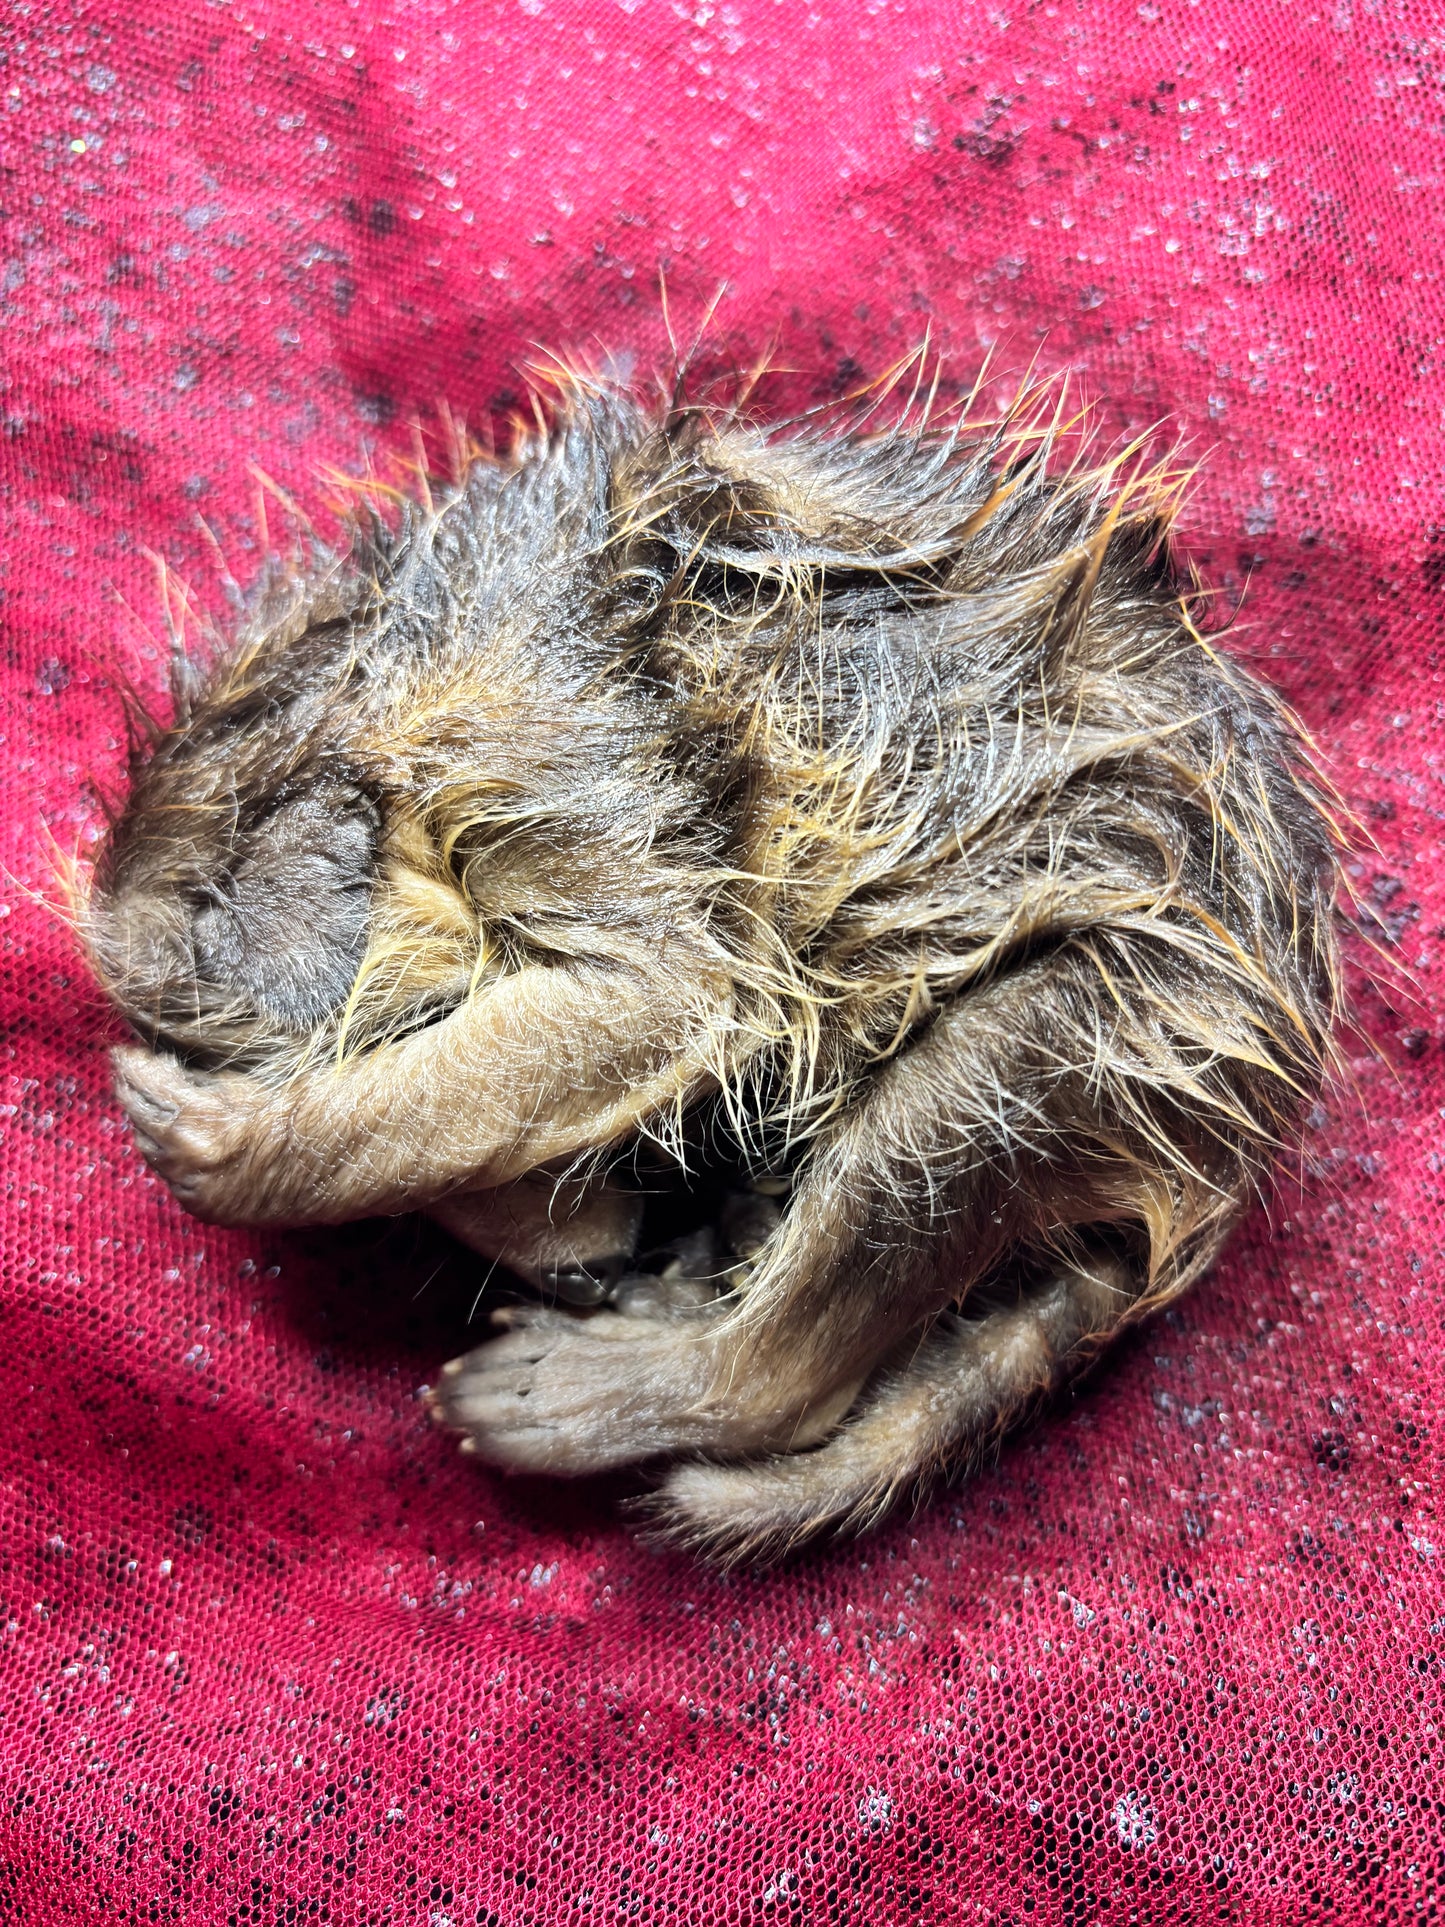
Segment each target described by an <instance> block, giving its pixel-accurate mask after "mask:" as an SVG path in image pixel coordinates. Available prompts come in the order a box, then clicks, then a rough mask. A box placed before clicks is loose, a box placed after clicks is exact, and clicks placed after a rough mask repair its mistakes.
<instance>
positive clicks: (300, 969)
mask: <svg viewBox="0 0 1445 1927" xmlns="http://www.w3.org/2000/svg"><path fill="white" fill-rule="evenodd" d="M379 828H380V823H379V818H378V814H377V810H376V807H375V805H374V804H373V803H372V802H371V801H370V799H369V798H368V797H366V796H365V795H363V794H362V793H361V792H360V791H359V790H357V789H355V788H354V787H352V786H350V785H347V784H341V783H319V784H317V785H316V786H315V787H313V788H312V789H309V790H307V791H306V792H305V793H304V794H303V795H301V796H298V797H295V798H293V799H292V800H290V801H288V802H285V803H282V804H280V805H279V806H278V807H277V808H276V809H274V810H273V811H272V812H271V813H270V815H269V816H266V817H264V818H263V819H262V820H261V822H260V823H258V824H257V825H256V826H255V827H254V829H252V830H251V831H250V833H249V834H248V835H247V836H245V837H244V839H243V840H242V844H241V848H240V853H239V856H238V860H237V861H236V862H235V864H234V865H233V867H232V869H231V872H230V874H229V875H228V876H226V877H224V878H223V879H222V880H221V881H220V883H219V884H218V885H217V886H216V887H215V889H214V890H213V891H212V893H211V894H210V895H209V896H208V898H207V900H206V901H205V902H204V903H202V904H201V906H200V907H199V908H198V909H197V911H196V913H195V916H194V919H193V923H192V939H193V942H194V945H195V954H196V964H197V968H198V970H199V971H200V973H201V975H203V976H205V977H207V978H209V979H210V980H211V981H212V982H213V983H217V984H220V985H221V986H223V987H224V988H226V989H230V990H235V991H239V992H241V993H242V994H243V995H245V996H247V997H249V998H250V999H251V1000H252V1001H253V1002H254V1003H255V1004H256V1005H257V1006H258V1007H259V1008H260V1009H261V1010H262V1011H263V1012H264V1013H265V1015H266V1016H268V1017H270V1018H271V1019H272V1020H273V1021H274V1022H276V1023H279V1024H281V1025H282V1026H284V1027H285V1028H286V1029H288V1030H293V1031H303V1030H307V1029H310V1028H311V1027H312V1026H313V1025H315V1024H317V1023H319V1022H320V1021H321V1019H322V1018H323V1017H326V1016H327V1015H329V1014H330V1012H332V1011H333V1010H335V1009H336V1008H337V1007H338V1006H339V1005H340V1004H341V1003H342V1002H343V1000H344V999H345V997H346V994H347V992H348V991H349V990H350V988H351V985H352V983H353V982H354V981H355V977H356V973H357V971H358V969H359V968H360V966H361V960H362V957H363V956H364V955H365V952H366V934H367V921H368V916H369V911H370V902H371V890H372V884H373V881H374V878H375V874H376V845H377V836H378V833H379Z"/></svg>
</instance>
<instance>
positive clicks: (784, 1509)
mask: <svg viewBox="0 0 1445 1927" xmlns="http://www.w3.org/2000/svg"><path fill="white" fill-rule="evenodd" d="M1143 1290H1144V1281H1143V1279H1142V1278H1141V1277H1140V1276H1139V1275H1138V1273H1137V1272H1136V1271H1135V1270H1134V1269H1133V1268H1132V1267H1131V1266H1130V1265H1128V1264H1127V1263H1125V1262H1124V1261H1123V1260H1120V1259H1115V1258H1100V1259H1098V1260H1097V1261H1091V1262H1089V1263H1088V1264H1087V1265H1085V1264H1080V1265H1077V1266H1069V1267H1067V1268H1060V1269H1058V1270H1056V1271H1055V1272H1054V1273H1053V1275H1052V1276H1051V1277H1049V1278H1048V1279H1046V1280H1044V1281H1043V1282H1041V1283H1039V1284H1037V1285H1035V1286H1033V1287H1032V1288H1031V1289H1030V1290H1029V1291H1028V1292H1027V1293H1026V1295H1024V1296H1023V1297H1022V1298H1020V1299H1019V1301H1018V1302H1017V1303H1015V1304H1010V1305H1007V1306H1000V1307H997V1308H995V1309H993V1310H990V1311H987V1312H985V1313H983V1314H982V1315H981V1316H979V1317H974V1318H967V1317H961V1316H952V1315H950V1316H947V1317H945V1318H942V1319H940V1320H939V1321H938V1323H937V1324H935V1325H934V1326H933V1327H932V1329H931V1330H930V1331H929V1333H928V1335H927V1337H926V1338H924V1339H923V1341H922V1342H921V1343H920V1344H919V1345H918V1346H917V1349H916V1350H915V1351H914V1353H913V1354H912V1356H911V1357H910V1358H908V1360H907V1361H906V1362H905V1363H902V1364H898V1365H895V1367H894V1368H893V1369H892V1370H891V1371H889V1372H888V1373H887V1374H886V1375H885V1376H884V1377H882V1378H881V1380H880V1381H879V1382H878V1383H877V1385H876V1387H875V1388H874V1390H873V1392H872V1394H871V1396H869V1397H868V1398H867V1399H866V1400H865V1401H864V1403H863V1405H862V1406H861V1408H860V1409H859V1410H858V1412H857V1414H856V1416H855V1417H853V1418H851V1419H850V1420H849V1421H848V1422H847V1423H846V1424H845V1425H844V1426H842V1427H841V1428H840V1429H839V1430H838V1431H837V1432H835V1433H834V1434H833V1436H832V1437H831V1438H830V1439H829V1440H827V1442H826V1443H825V1444H823V1445H821V1446H819V1447H818V1448H817V1450H816V1451H812V1452H794V1453H789V1454H787V1455H784V1456H779V1457H775V1458H768V1459H758V1460H754V1461H751V1462H749V1463H745V1464H742V1465H705V1464H694V1465H682V1466H678V1467H677V1468H676V1469H675V1470H674V1471H673V1472H672V1473H671V1474H670V1475H669V1477H668V1479H667V1481H666V1483H665V1484H664V1485H663V1487H662V1489H661V1491H660V1492H659V1493H658V1494H657V1495H656V1496H655V1497H653V1498H652V1499H650V1500H649V1501H648V1502H647V1505H646V1510H647V1511H648V1513H649V1514H650V1515H651V1517H652V1518H653V1519H654V1521H655V1522H656V1525H657V1528H658V1531H659V1534H660V1536H663V1537H665V1538H667V1539H670V1540H673V1541H675V1542H677V1543H680V1544H683V1545H686V1546H689V1547H691V1548H692V1549H694V1550H696V1551H698V1552H700V1553H702V1554H703V1555H704V1556H705V1557H707V1558H709V1559H711V1560H713V1561H715V1562H717V1563H718V1564H721V1565H736V1564H739V1563H741V1562H744V1561H748V1562H754V1563H759V1562H767V1561H769V1560H773V1559H777V1558H781V1557H782V1556H783V1555H784V1554H785V1553H787V1552H789V1551H791V1550H792V1549H793V1548H794V1547H795V1546H798V1545H801V1544H802V1543H803V1542H804V1541H805V1540H807V1539H810V1538H813V1537H814V1536H815V1535H816V1534H818V1533H820V1532H823V1531H826V1530H829V1529H833V1530H837V1531H841V1532H862V1531H864V1530H866V1529H867V1528H868V1527H869V1526H872V1525H874V1524H876V1523H877V1522H878V1520H879V1519H881V1518H882V1517H883V1515H884V1513H886V1512H887V1511H888V1509H889V1508H890V1507H891V1506H892V1505H893V1504H894V1503H895V1501H896V1500H897V1499H898V1498H899V1497H900V1495H901V1494H902V1493H903V1492H904V1491H905V1490H907V1489H909V1488H912V1489H914V1490H915V1491H919V1492H921V1491H922V1490H925V1489H926V1488H927V1486H928V1485H929V1484H930V1483H931V1481H932V1480H933V1479H934V1478H935V1477H936V1476H938V1474H939V1473H941V1472H944V1471H946V1470H948V1469H950V1468H952V1467H957V1466H959V1465H960V1464H962V1465H967V1464H969V1463H972V1462H976V1461H977V1460H978V1459H979V1458H980V1457H981V1456H982V1455H983V1453H984V1452H985V1451H986V1450H987V1448H988V1447H989V1445H990V1444H991V1443H993V1442H994V1441H996V1440H997V1439H998V1438H1000V1437H1001V1436H1002V1435H1003V1434H1004V1433H1005V1432H1007V1431H1009V1430H1010V1429H1011V1428H1012V1427H1013V1426H1015V1425H1017V1424H1018V1423H1019V1421H1020V1420H1021V1419H1023V1418H1024V1417H1026V1416H1027V1414H1028V1413H1029V1412H1030V1411H1031V1410H1032V1409H1033V1407H1034V1406H1035V1404H1037V1403H1038V1402H1039V1401H1040V1400H1041V1399H1043V1398H1045V1397H1046V1396H1047V1395H1048V1394H1050V1393H1051V1392H1053V1391H1055V1390H1056V1389H1057V1388H1058V1386H1059V1385H1060V1384H1062V1383H1063V1382H1064V1381H1065V1380H1066V1379H1067V1378H1069V1377H1071V1376H1072V1375H1073V1374H1074V1373H1076V1372H1077V1371H1078V1370H1079V1369H1080V1368H1081V1367H1082V1366H1083V1365H1084V1364H1086V1363H1087V1362H1088V1360H1089V1358H1090V1357H1091V1356H1092V1354H1093V1352H1094V1350H1095V1349H1096V1348H1097V1345H1098V1343H1099V1342H1100V1341H1101V1340H1102V1339H1103V1338H1104V1337H1105V1336H1106V1335H1109V1334H1112V1333H1114V1332H1116V1331H1117V1330H1118V1329H1119V1327H1120V1325H1121V1324H1123V1323H1124V1322H1125V1320H1126V1319H1127V1317H1128V1314H1129V1312H1130V1309H1131V1308H1132V1307H1133V1306H1134V1305H1136V1304H1137V1303H1138V1301H1139V1300H1140V1298H1141V1296H1142V1295H1143Z"/></svg>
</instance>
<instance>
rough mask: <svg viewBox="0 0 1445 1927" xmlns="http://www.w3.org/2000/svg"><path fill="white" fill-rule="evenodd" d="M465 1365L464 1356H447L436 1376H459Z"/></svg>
mask: <svg viewBox="0 0 1445 1927" xmlns="http://www.w3.org/2000/svg"><path fill="white" fill-rule="evenodd" d="M465 1366H466V1360H465V1359H464V1358H449V1359H448V1360H447V1362H446V1364H445V1365H443V1366H442V1368H441V1370H440V1371H439V1372H438V1373H437V1377H438V1378H459V1377H460V1376H461V1374H462V1371H463V1370H464V1368H465Z"/></svg>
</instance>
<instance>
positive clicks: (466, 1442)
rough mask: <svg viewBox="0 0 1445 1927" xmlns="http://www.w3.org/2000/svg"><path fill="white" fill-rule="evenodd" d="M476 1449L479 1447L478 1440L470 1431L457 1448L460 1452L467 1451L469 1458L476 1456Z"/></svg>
mask: <svg viewBox="0 0 1445 1927" xmlns="http://www.w3.org/2000/svg"><path fill="white" fill-rule="evenodd" d="M476 1449H477V1442H476V1440H475V1439H474V1438H473V1437H472V1435H471V1433H470V1432H468V1433H467V1435H466V1437H465V1438H464V1439H463V1440H462V1441H461V1443H460V1444H459V1445H458V1446H457V1450H458V1451H459V1452H462V1453H465V1455H466V1456H467V1458H469V1459H470V1458H472V1457H474V1456H475V1454H476Z"/></svg>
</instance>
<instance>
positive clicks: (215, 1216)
mask: <svg viewBox="0 0 1445 1927" xmlns="http://www.w3.org/2000/svg"><path fill="white" fill-rule="evenodd" d="M111 1062H112V1065H113V1067H114V1071H115V1092H116V1096H117V1098H118V1099H119V1100H120V1103H121V1107H122V1108H123V1110H124V1111H125V1113H126V1116H127V1117H128V1118H129V1119H130V1123H131V1129H132V1131H133V1132H134V1134H135V1141H136V1144H137V1147H138V1148H139V1150H140V1152H141V1155H142V1156H143V1157H144V1158H145V1160H146V1162H147V1164H149V1165H150V1167H151V1169H152V1170H153V1171H155V1172H156V1173H158V1175H159V1176H160V1177H162V1178H164V1179H165V1181H166V1183H167V1184H168V1185H169V1187H170V1189H171V1191H172V1193H173V1194H174V1195H175V1197H176V1198H177V1199H178V1200H179V1202H180V1203H181V1204H183V1205H184V1206H185V1207H186V1209H187V1210H188V1211H190V1212H192V1213H194V1215H195V1216H196V1217H198V1218H204V1219H206V1220H207V1221H208V1222H210V1223H212V1224H255V1223H260V1222H265V1221H268V1220H271V1219H274V1218H275V1217H276V1216H277V1215H278V1214H284V1212H285V1210H286V1209H287V1206H288V1203H289V1200H288V1199H287V1198H286V1197H285V1195H284V1194H281V1195H278V1187H277V1186H276V1185H275V1184H274V1182H270V1181H268V1176H267V1172H266V1165H267V1163H268V1162H276V1161H279V1162H280V1163H281V1164H282V1165H283V1166H284V1163H285V1159H284V1157H283V1158H280V1159H279V1160H278V1159H277V1156H276V1154H277V1153H278V1152H280V1151H281V1150H282V1149H283V1143H282V1140H283V1139H284V1128H283V1120H282V1118H281V1117H280V1116H279V1115H278V1113H279V1112H280V1110H281V1106H280V1104H279V1101H278V1099H277V1098H276V1095H275V1094H274V1093H273V1092H271V1091H268V1090H267V1089H266V1088H265V1087H264V1086H262V1085H259V1084H257V1083H256V1081H255V1080H254V1079H252V1078H249V1077H242V1076H239V1075H237V1074H235V1073H231V1072H219V1073H211V1072H202V1071H192V1070H187V1069H186V1067H185V1066H184V1065H183V1064H180V1063H178V1062H177V1061H176V1060H175V1059H174V1058H171V1057H161V1056H157V1055H154V1054H153V1053H152V1052H150V1051H145V1050H138V1049H134V1048H127V1049H122V1050H117V1051H113V1052H112V1054H111ZM273 1140H274V1141H275V1142H272V1141H273ZM268 1147H269V1149H270V1153H271V1155H270V1157H269V1158H268V1157H267V1156H265V1155H264V1153H265V1152H266V1151H267V1149H268ZM258 1151H260V1152H262V1153H263V1155H261V1156H258V1155H257V1154H258Z"/></svg>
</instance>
